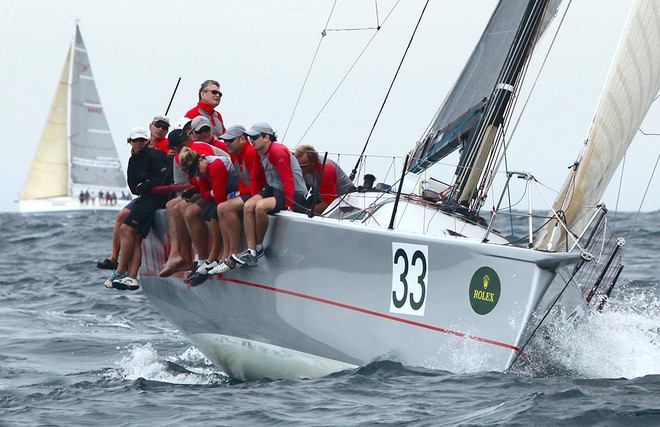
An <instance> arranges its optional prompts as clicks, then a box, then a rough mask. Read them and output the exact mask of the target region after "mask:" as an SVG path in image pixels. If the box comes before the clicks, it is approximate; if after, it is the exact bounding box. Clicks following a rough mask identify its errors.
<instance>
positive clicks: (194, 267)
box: [186, 261, 199, 280]
mask: <svg viewBox="0 0 660 427" xmlns="http://www.w3.org/2000/svg"><path fill="white" fill-rule="evenodd" d="M198 265H199V263H198V262H197V261H195V262H194V263H193V267H192V270H190V273H188V277H186V280H190V279H191V278H192V277H193V276H194V275H195V273H197V266H198Z"/></svg>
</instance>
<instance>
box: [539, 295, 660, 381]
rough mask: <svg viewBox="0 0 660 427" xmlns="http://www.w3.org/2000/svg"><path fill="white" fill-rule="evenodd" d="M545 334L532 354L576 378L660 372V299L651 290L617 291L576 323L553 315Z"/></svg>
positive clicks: (625, 376)
mask: <svg viewBox="0 0 660 427" xmlns="http://www.w3.org/2000/svg"><path fill="white" fill-rule="evenodd" d="M543 333H544V334H545V336H546V337H545V338H546V339H545V340H543V343H542V344H541V345H540V347H539V348H536V349H535V350H534V354H536V356H538V357H541V358H543V359H545V360H546V361H549V362H550V363H551V364H553V365H554V366H559V367H563V368H565V369H566V370H568V371H570V372H572V373H573V375H576V376H578V377H585V378H620V377H623V378H637V377H642V376H645V375H653V374H660V300H659V299H658V296H657V295H655V293H654V290H653V289H652V288H650V289H641V288H637V289H634V290H631V292H629V293H623V294H622V295H618V296H617V298H616V299H612V300H611V301H610V302H608V303H607V304H606V305H605V308H604V309H603V311H602V312H595V313H593V314H592V315H590V316H588V317H587V318H586V319H584V321H582V322H579V323H578V324H576V325H575V326H567V324H566V323H564V318H563V316H561V317H559V316H557V317H556V318H555V319H553V321H552V322H551V324H550V326H549V327H548V328H547V329H546V330H545V331H544V332H543ZM537 344H538V342H537Z"/></svg>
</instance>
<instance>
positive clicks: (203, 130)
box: [193, 126, 211, 133]
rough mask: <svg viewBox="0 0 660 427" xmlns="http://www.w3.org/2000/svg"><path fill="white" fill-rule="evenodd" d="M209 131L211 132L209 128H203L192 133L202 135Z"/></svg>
mask: <svg viewBox="0 0 660 427" xmlns="http://www.w3.org/2000/svg"><path fill="white" fill-rule="evenodd" d="M210 131H211V127H210V126H204V127H203V128H201V129H200V130H194V131H193V132H195V133H204V132H210Z"/></svg>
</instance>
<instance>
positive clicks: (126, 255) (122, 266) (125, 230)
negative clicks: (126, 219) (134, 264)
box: [117, 224, 137, 273]
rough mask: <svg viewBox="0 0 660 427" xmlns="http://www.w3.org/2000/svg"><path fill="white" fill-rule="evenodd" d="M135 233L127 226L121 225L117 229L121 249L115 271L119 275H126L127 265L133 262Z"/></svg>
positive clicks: (135, 231) (134, 230)
mask: <svg viewBox="0 0 660 427" xmlns="http://www.w3.org/2000/svg"><path fill="white" fill-rule="evenodd" d="M136 233H137V230H136V229H134V228H133V227H131V226H129V225H126V224H122V225H121V227H119V238H120V245H121V247H122V248H123V249H122V251H121V254H120V256H119V265H118V266H117V271H118V272H120V273H126V272H127V271H128V265H129V263H130V262H131V261H133V254H134V252H135V234H136Z"/></svg>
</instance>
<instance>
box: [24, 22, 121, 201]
mask: <svg viewBox="0 0 660 427" xmlns="http://www.w3.org/2000/svg"><path fill="white" fill-rule="evenodd" d="M81 191H83V192H84V191H90V192H99V191H103V192H108V191H110V192H115V193H116V194H117V196H121V194H122V192H124V193H128V189H127V187H126V178H125V175H124V172H123V171H122V168H121V162H120V160H119V156H118V155H117V149H116V148H115V145H114V142H113V140H112V135H111V134H110V129H109V127H108V122H107V120H106V118H105V115H104V112H103V107H102V106H101V102H100V100H99V95H98V92H97V90H96V84H95V82H94V76H93V74H92V69H91V66H90V64H89V58H88V56H87V50H86V48H85V44H84V42H83V39H82V36H81V34H80V30H79V28H78V25H76V28H75V37H74V40H73V43H72V45H71V47H70V48H69V52H68V54H67V57H66V62H65V64H64V67H63V69H62V74H61V77H60V81H59V83H58V87H57V91H56V93H55V98H54V99H53V104H52V106H51V109H50V112H49V115H48V119H47V122H46V125H45V127H44V131H43V134H42V137H41V141H40V143H39V147H38V148H37V153H36V155H35V158H34V162H33V164H32V168H31V169H30V173H29V175H28V178H27V181H26V183H25V187H24V189H23V192H22V194H21V198H20V201H19V209H20V210H21V212H42V211H60V210H78V209H118V208H119V207H121V206H123V204H125V202H124V203H122V201H121V200H118V203H117V205H110V204H107V205H106V204H101V203H98V202H97V203H91V202H90V203H85V204H81V203H80V201H79V200H78V195H79V193H80V192H81Z"/></svg>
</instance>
